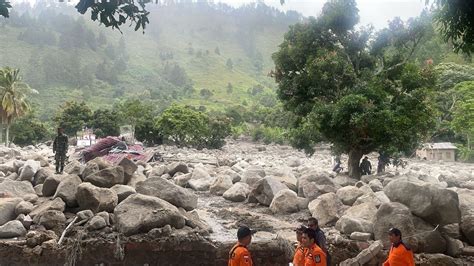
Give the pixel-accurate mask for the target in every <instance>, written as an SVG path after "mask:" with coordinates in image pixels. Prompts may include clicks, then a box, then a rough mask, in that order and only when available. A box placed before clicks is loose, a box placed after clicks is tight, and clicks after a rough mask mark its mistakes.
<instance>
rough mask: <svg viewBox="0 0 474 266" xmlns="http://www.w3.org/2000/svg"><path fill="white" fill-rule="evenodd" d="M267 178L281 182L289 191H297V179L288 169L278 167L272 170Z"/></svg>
mask: <svg viewBox="0 0 474 266" xmlns="http://www.w3.org/2000/svg"><path fill="white" fill-rule="evenodd" d="M267 175H268V176H272V177H274V178H275V179H276V180H278V181H280V182H282V183H283V184H284V185H286V186H287V187H288V188H289V189H291V190H293V191H295V192H297V191H298V179H297V178H296V177H295V175H294V174H293V170H292V169H291V168H288V167H279V168H275V169H272V170H271V171H269V173H267Z"/></svg>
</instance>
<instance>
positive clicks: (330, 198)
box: [308, 193, 344, 226]
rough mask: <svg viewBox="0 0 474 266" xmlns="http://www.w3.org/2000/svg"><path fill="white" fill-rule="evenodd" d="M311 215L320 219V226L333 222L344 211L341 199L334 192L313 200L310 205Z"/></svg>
mask: <svg viewBox="0 0 474 266" xmlns="http://www.w3.org/2000/svg"><path fill="white" fill-rule="evenodd" d="M308 209H309V211H310V212H311V216H313V217H315V218H316V219H318V221H319V226H325V225H328V224H333V223H335V222H337V220H338V219H339V218H340V217H341V216H342V215H343V213H344V206H343V203H342V202H341V200H339V198H338V197H337V196H336V194H334V193H326V194H324V195H321V196H319V197H318V198H317V199H315V200H313V201H311V202H310V203H309V205H308Z"/></svg>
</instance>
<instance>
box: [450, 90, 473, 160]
mask: <svg viewBox="0 0 474 266" xmlns="http://www.w3.org/2000/svg"><path fill="white" fill-rule="evenodd" d="M454 90H455V91H456V92H457V93H458V95H459V100H458V101H456V103H455V107H454V112H453V120H452V127H453V129H454V131H455V132H456V133H458V134H461V135H463V136H464V137H465V138H466V148H467V149H468V151H472V147H471V145H472V144H471V141H472V140H473V139H474V81H465V82H462V83H459V84H458V85H456V87H455V88H454Z"/></svg>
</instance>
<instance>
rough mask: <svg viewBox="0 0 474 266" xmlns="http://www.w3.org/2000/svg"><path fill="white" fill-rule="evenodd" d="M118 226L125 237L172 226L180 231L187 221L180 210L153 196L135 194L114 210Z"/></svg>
mask: <svg viewBox="0 0 474 266" xmlns="http://www.w3.org/2000/svg"><path fill="white" fill-rule="evenodd" d="M114 214H115V219H116V226H117V229H118V231H119V232H121V233H123V234H124V235H133V234H137V233H147V232H148V231H150V230H151V229H153V228H159V227H163V226H165V225H171V226H172V227H174V228H177V229H180V228H183V227H184V225H185V219H184V217H183V216H182V215H181V214H180V212H179V210H178V208H176V207H175V206H173V205H171V204H170V203H168V202H167V201H164V200H162V199H159V198H157V197H153V196H147V195H141V194H134V195H131V196H129V197H128V198H126V199H125V200H124V201H122V202H121V203H120V204H119V205H118V206H117V207H116V208H115V210H114Z"/></svg>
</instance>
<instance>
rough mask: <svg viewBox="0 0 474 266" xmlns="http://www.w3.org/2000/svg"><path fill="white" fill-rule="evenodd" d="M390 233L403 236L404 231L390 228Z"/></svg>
mask: <svg viewBox="0 0 474 266" xmlns="http://www.w3.org/2000/svg"><path fill="white" fill-rule="evenodd" d="M388 233H389V234H391V235H396V236H402V231H400V230H399V229H398V228H390V229H389V230H388Z"/></svg>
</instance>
